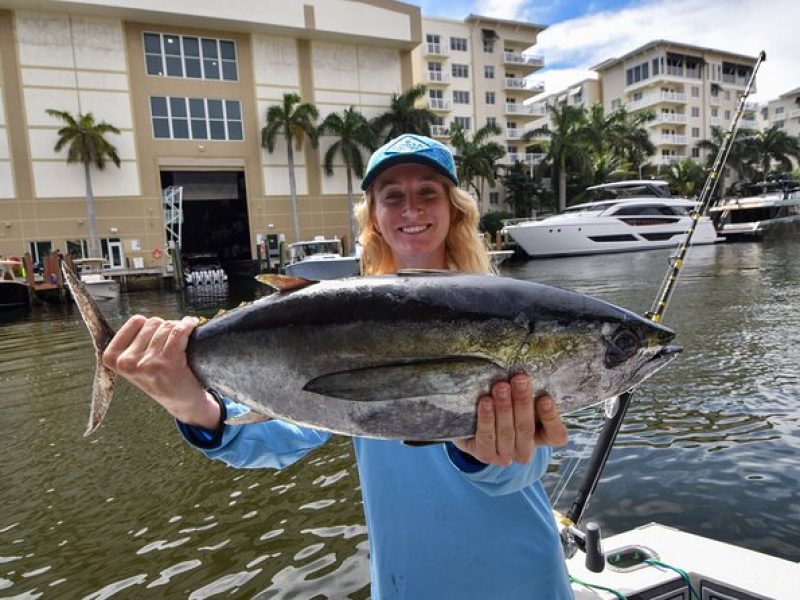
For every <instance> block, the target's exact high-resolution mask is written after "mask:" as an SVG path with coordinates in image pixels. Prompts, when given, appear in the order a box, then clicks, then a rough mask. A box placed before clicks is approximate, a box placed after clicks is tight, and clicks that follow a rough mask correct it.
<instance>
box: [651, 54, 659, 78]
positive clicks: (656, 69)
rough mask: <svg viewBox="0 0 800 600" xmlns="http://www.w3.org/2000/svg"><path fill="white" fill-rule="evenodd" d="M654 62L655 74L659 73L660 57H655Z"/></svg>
mask: <svg viewBox="0 0 800 600" xmlns="http://www.w3.org/2000/svg"><path fill="white" fill-rule="evenodd" d="M652 64H653V76H655V75H658V65H659V61H658V59H657V58H654V59H653V63H652Z"/></svg>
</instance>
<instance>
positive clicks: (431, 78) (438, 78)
mask: <svg viewBox="0 0 800 600" xmlns="http://www.w3.org/2000/svg"><path fill="white" fill-rule="evenodd" d="M425 79H427V80H428V82H429V83H447V82H449V81H450V73H445V72H443V71H428V72H427V74H426V76H425Z"/></svg>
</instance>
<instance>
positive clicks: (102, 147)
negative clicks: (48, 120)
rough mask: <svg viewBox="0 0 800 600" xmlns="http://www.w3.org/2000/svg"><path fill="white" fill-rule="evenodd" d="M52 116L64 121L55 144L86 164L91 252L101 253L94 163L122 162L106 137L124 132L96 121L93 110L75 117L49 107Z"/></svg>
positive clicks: (70, 158)
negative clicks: (93, 182) (95, 206)
mask: <svg viewBox="0 0 800 600" xmlns="http://www.w3.org/2000/svg"><path fill="white" fill-rule="evenodd" d="M46 112H47V114H48V115H50V116H51V117H53V118H55V119H58V120H59V121H61V122H63V123H64V126H63V127H62V128H61V129H59V130H58V133H57V135H58V141H57V142H56V145H55V147H54V148H53V149H54V150H55V151H56V152H61V150H62V149H63V148H64V146H67V163H68V164H71V163H81V164H82V165H83V172H84V179H85V183H86V216H87V221H88V223H89V256H90V257H95V258H99V257H100V241H99V239H98V237H97V218H96V216H95V210H94V190H93V188H92V172H91V166H92V165H94V166H95V167H96V168H98V169H100V170H102V169H104V168H105V166H106V162H107V161H108V160H110V161H111V162H113V163H114V164H115V165H116V166H117V167H118V168H119V166H120V164H121V161H120V159H119V155H118V154H117V149H116V148H115V147H114V146H113V145H112V144H111V143H110V142H109V141H108V140H107V139H106V138H105V136H106V135H108V134H109V133H113V134H116V135H119V134H120V130H119V129H117V128H116V127H114V126H113V125H111V124H109V123H106V122H105V121H101V122H99V123H96V122H95V120H94V116H93V115H92V113H86V114H82V113H78V115H77V117H73V116H72V115H71V114H70V113H69V112H66V111H61V110H55V109H52V108H49V109H47V110H46Z"/></svg>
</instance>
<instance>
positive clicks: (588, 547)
mask: <svg viewBox="0 0 800 600" xmlns="http://www.w3.org/2000/svg"><path fill="white" fill-rule="evenodd" d="M766 59H767V54H766V52H764V51H763V50H762V51H761V53H760V54H759V55H758V59H757V60H756V63H755V65H754V66H753V71H752V73H751V74H750V80H749V81H748V82H747V87H746V88H745V90H744V92H743V93H742V95H741V97H740V98H739V106H738V107H737V109H736V114H735V115H734V116H733V120H732V121H731V124H730V127H728V131H727V132H726V133H725V137H724V138H723V140H722V144H721V145H720V148H719V151H718V152H717V156H716V158H715V159H714V163H713V166H712V167H711V170H710V171H709V173H708V176H707V177H706V181H705V183H704V185H703V188H702V191H701V192H700V196H699V197H698V200H697V205H696V206H695V208H694V209H693V210H692V211H691V215H690V216H691V223H690V225H689V229H688V230H687V231H686V235H685V237H684V239H683V241H682V242H681V243H680V245H679V246H678V250H677V252H676V254H675V255H673V256H671V257H670V260H669V268H668V270H667V274H666V276H665V277H664V281H663V283H662V284H661V288H660V289H659V291H658V295H657V296H656V300H655V302H654V303H653V306H652V308H651V309H650V310H649V311H648V312H647V313H645V316H646V317H647V318H648V319H650V320H651V321H653V322H654V323H660V322H661V320H662V319H663V317H664V313H665V312H666V310H667V306H668V305H669V301H670V298H671V297H672V293H673V292H674V291H675V284H676V283H677V281H678V276H679V275H680V272H681V269H682V268H683V264H684V260H685V258H686V253H687V252H688V251H689V247H690V246H691V243H692V237H693V236H694V232H695V229H696V228H697V223H698V222H699V221H700V219H701V218H702V217H703V216H705V214H706V213H707V212H708V209H709V207H710V206H711V199H712V196H713V194H714V191H715V190H716V188H717V184H718V183H719V179H720V177H721V175H722V169H723V168H724V166H725V162H726V161H727V160H728V155H729V154H730V151H731V147H732V146H733V140H734V138H735V136H736V132H737V130H738V129H739V121H740V120H741V118H742V114H743V113H744V107H745V103H746V101H747V97H748V96H749V95H750V92H751V91H752V89H753V87H754V86H755V81H756V73H757V72H758V69H759V67H760V66H761V63H762V62H764V61H765V60H766ZM632 393H633V390H630V391H627V392H625V393H623V394H621V395H620V396H619V397H617V398H616V399H615V400H614V401H613V405H612V406H611V407H610V409H607V413H606V417H605V421H604V423H603V426H602V429H601V431H600V435H599V438H598V440H597V444H596V445H595V447H594V451H593V452H592V456H591V458H590V459H589V465H588V467H587V469H586V473H585V474H584V476H583V480H582V481H581V483H580V485H579V486H578V491H577V492H576V494H575V500H574V502H573V504H572V506H571V507H570V509H569V510H568V511H567V513H566V514H565V515H563V516H562V517H561V518H560V522H561V524H562V525H563V526H564V528H563V529H562V531H561V541H562V545H563V546H564V552H565V554H566V555H567V557H571V556H573V555H574V554H575V552H576V551H577V550H578V549H580V550H582V551H584V552H586V563H587V568H590V569H591V570H593V571H595V570H598V571H602V570H603V567H604V566H605V560H603V559H602V553H601V551H600V532H599V528H598V526H597V525H596V524H595V523H587V526H586V532H585V533H584V532H582V531H580V530H579V529H578V527H577V525H578V523H580V521H581V518H582V517H583V513H584V511H585V510H586V506H587V504H588V502H589V499H590V498H591V496H592V494H593V493H594V490H595V488H596V487H597V484H598V482H599V481H600V475H601V474H602V472H603V468H604V467H605V465H606V462H607V461H608V457H609V454H610V453H611V448H612V446H613V445H614V442H615V441H616V438H617V434H618V433H619V430H620V428H621V427H622V421H623V419H624V418H625V414H626V413H627V411H628V407H629V406H630V402H631V396H632Z"/></svg>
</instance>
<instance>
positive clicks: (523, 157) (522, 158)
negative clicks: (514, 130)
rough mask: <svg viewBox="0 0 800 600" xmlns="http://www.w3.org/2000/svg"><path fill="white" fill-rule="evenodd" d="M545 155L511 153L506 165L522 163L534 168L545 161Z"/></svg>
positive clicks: (507, 157) (539, 153)
mask: <svg viewBox="0 0 800 600" xmlns="http://www.w3.org/2000/svg"><path fill="white" fill-rule="evenodd" d="M544 157H545V155H544V154H543V153H542V152H524V153H519V154H518V153H516V152H509V153H508V154H506V164H509V165H513V164H514V163H518V162H521V163H522V164H524V165H528V166H533V165H538V164H539V163H540V162H542V161H543V160H544Z"/></svg>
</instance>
